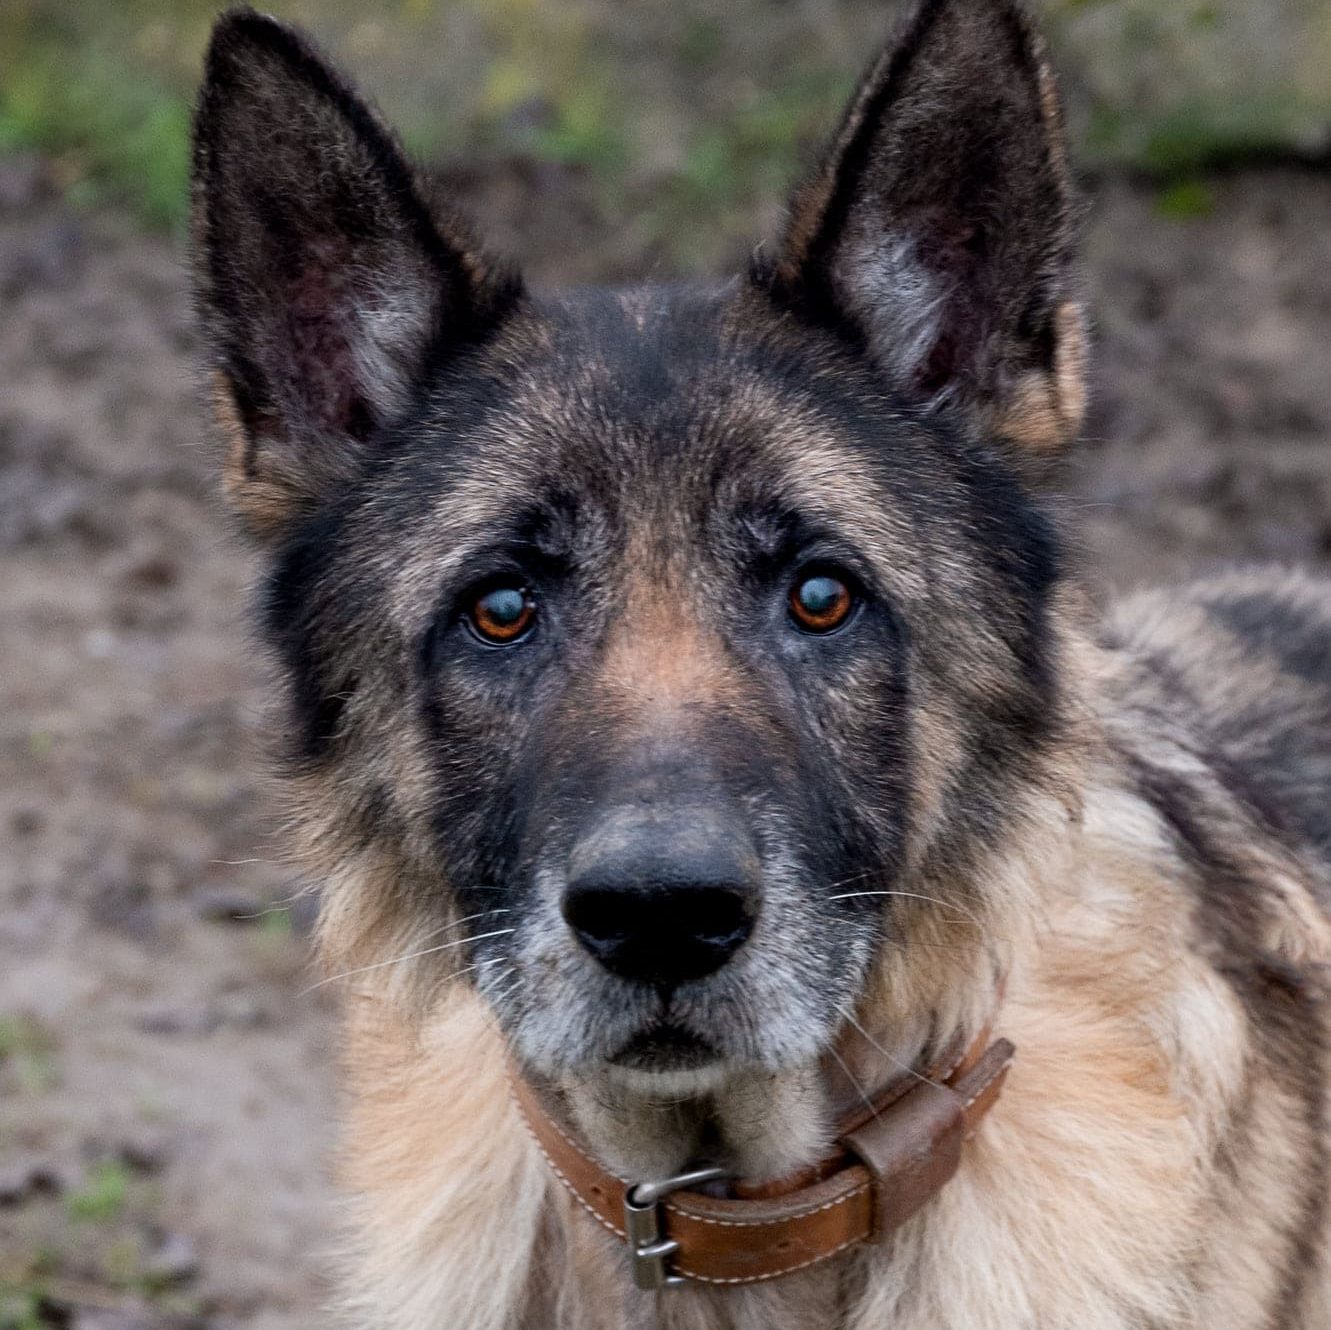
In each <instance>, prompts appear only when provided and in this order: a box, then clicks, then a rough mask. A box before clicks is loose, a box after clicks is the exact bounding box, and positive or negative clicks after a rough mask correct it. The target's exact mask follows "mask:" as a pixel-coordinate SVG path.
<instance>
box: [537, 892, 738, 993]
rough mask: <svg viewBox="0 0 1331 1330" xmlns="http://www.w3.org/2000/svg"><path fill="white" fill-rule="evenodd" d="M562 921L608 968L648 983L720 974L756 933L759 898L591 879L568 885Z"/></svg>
mask: <svg viewBox="0 0 1331 1330" xmlns="http://www.w3.org/2000/svg"><path fill="white" fill-rule="evenodd" d="M563 910H564V918H565V920H566V921H567V923H568V926H569V927H570V928H571V929H572V931H573V933H574V934H575V936H576V937H577V939H578V941H579V942H580V943H581V944H582V945H583V947H584V948H585V949H586V950H587V951H589V952H590V953H591V954H592V955H593V956H595V957H596V959H597V960H598V961H600V963H601V964H602V965H604V966H605V968H606V969H608V970H610V971H611V972H612V973H613V974H617V975H619V976H621V977H622V978H625V979H633V980H637V981H638V982H640V983H648V984H678V983H684V982H686V981H687V980H689V979H701V978H703V977H705V976H706V975H709V974H712V973H714V972H715V971H716V970H719V969H720V968H721V967H722V966H723V965H724V964H725V963H726V962H727V961H728V960H729V959H730V958H731V956H733V955H734V954H735V952H736V951H738V950H739V948H740V947H741V946H743V945H744V942H745V941H746V939H747V938H748V936H749V934H750V933H751V932H752V931H753V922H754V915H755V913H756V909H755V897H754V893H753V892H752V891H750V890H748V889H746V887H745V886H744V885H743V884H740V883H717V882H711V883H708V882H687V883H684V882H678V881H676V882H670V883H652V882H643V881H641V880H638V881H633V882H626V883H623V884H622V885H621V884H619V883H617V882H610V881H607V880H606V878H605V875H603V874H591V875H587V876H584V877H583V878H581V879H577V880H575V881H573V882H571V883H570V884H569V886H568V888H567V890H566V892H565V894H564V903H563Z"/></svg>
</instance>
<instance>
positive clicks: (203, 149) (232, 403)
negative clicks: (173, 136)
mask: <svg viewBox="0 0 1331 1330" xmlns="http://www.w3.org/2000/svg"><path fill="white" fill-rule="evenodd" d="M193 179H194V186H193V242H194V272H195V288H196V296H197V303H198V307H199V313H200V318H201V321H202V324H203V329H204V333H205V336H206V339H207V342H208V345H209V348H210V351H211V356H212V377H211V388H212V398H213V404H214V407H215V410H216V414H217V417H218V420H219V423H220V425H221V429H222V432H223V435H224V439H225V443H226V449H227V452H226V461H225V466H224V477H225V484H226V490H227V493H228V496H229V498H230V500H231V502H232V504H233V506H234V507H235V508H236V510H237V511H238V512H239V514H240V515H241V517H242V519H243V521H244V522H245V524H246V525H247V526H248V527H249V529H250V530H251V531H252V532H253V533H254V534H255V535H257V536H259V537H261V538H269V537H272V536H274V535H276V534H279V533H280V532H281V531H282V530H283V529H284V528H285V527H286V526H287V525H288V524H289V523H290V522H291V521H292V520H293V518H295V517H296V516H298V515H299V514H300V513H302V512H306V511H309V510H310V509H311V508H313V507H315V506H317V505H318V504H319V503H320V502H321V501H322V500H323V499H324V498H325V497H327V496H328V495H330V494H332V493H335V492H336V491H337V490H338V489H339V488H340V487H342V486H343V485H345V484H346V483H347V481H348V480H349V479H350V478H351V477H353V476H354V475H355V474H356V473H357V471H358V470H359V468H360V466H361V465H362V464H363V462H364V460H365V457H366V455H367V453H368V452H369V451H370V450H372V449H373V448H374V447H375V446H376V443H377V442H378V440H379V438H380V437H381V435H382V432H383V430H384V428H385V427H386V426H387V425H389V424H390V423H391V422H392V421H393V420H394V418H395V417H397V416H398V415H400V413H401V412H402V411H403V410H404V409H405V408H406V407H407V406H409V405H410V403H411V401H412V400H413V396H414V394H415V393H416V392H418V391H419V386H420V380H421V375H422V371H423V369H424V368H425V366H426V365H427V364H428V363H430V362H431V361H432V360H438V359H439V358H440V357H443V356H446V355H448V354H449V353H450V352H452V351H453V350H455V349H457V348H460V347H462V346H464V345H466V344H469V343H472V342H474V341H476V340H477V339H479V338H482V337H484V336H486V335H487V334H488V333H489V332H490V331H491V330H492V329H493V328H494V327H495V326H496V324H497V323H498V322H499V321H500V320H501V319H502V318H503V317H504V315H505V314H506V313H507V312H508V310H509V309H511V307H512V306H513V304H514V303H515V302H516V300H517V299H518V298H519V296H520V294H521V285H520V283H519V281H518V279H517V278H516V277H515V276H514V275H513V274H511V273H510V272H509V271H508V270H507V269H506V268H503V267H502V266H500V265H496V264H494V263H493V262H491V261H490V260H489V259H488V258H486V257H485V256H484V255H483V254H482V252H481V251H480V250H479V248H478V247H477V246H476V245H475V244H474V243H473V241H472V239H471V237H470V234H469V232H468V230H467V228H466V227H465V225H464V224H463V223H462V222H461V221H460V220H459V219H458V218H456V217H454V216H453V215H452V214H451V213H449V212H448V211H447V210H445V209H442V208H440V207H438V206H435V205H433V204H432V203H431V201H430V199H429V196H428V193H427V191H426V190H425V188H424V187H423V183H422V181H421V180H420V178H419V177H418V176H417V175H416V173H415V172H414V171H413V169H412V167H411V166H410V165H409V163H408V161H407V159H406V157H405V155H404V154H403V152H402V151H401V149H400V148H399V146H398V144H397V142H396V140H395V139H394V138H393V136H392V134H391V133H390V131H389V130H388V129H387V128H386V127H385V126H384V125H383V123H382V122H381V121H380V120H379V118H378V116H377V115H376V114H375V113H374V112H373V111H372V110H371V108H370V107H369V106H368V105H367V104H366V103H365V102H364V101H363V100H362V99H361V98H360V97H359V96H357V94H356V93H355V92H354V91H353V89H352V88H351V87H350V85H349V84H348V83H347V82H345V81H344V80H343V79H342V78H341V77H340V75H338V74H337V72H336V71H335V70H334V69H333V68H332V67H331V65H329V64H328V62H327V61H326V60H325V59H324V58H323V57H322V56H321V55H320V54H319V53H318V51H317V50H316V49H315V48H314V47H313V46H312V45H311V44H310V43H309V42H308V41H307V40H306V39H305V38H304V37H303V36H301V35H300V34H299V33H297V32H296V31H294V30H293V29H291V28H288V27H286V26H285V25H283V24H281V23H278V22H277V21H275V20H273V19H269V18H266V17H263V16H260V15H258V14H255V13H253V12H252V11H249V10H237V11H233V12H231V13H229V14H227V15H224V16H223V17H222V18H221V19H220V20H219V21H218V23H217V26H216V27H215V29H214V32H213V37H212V41H211V43H210V46H209V50H208V55H207V60H206V69H205V77H204V82H203V87H202V90H201V93H200V97H199V103H198V108H197V111H196V115H195V125H194V161H193Z"/></svg>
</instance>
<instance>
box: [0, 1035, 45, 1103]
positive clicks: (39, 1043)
mask: <svg viewBox="0 0 1331 1330" xmlns="http://www.w3.org/2000/svg"><path fill="white" fill-rule="evenodd" d="M0 1067H3V1068H5V1069H6V1070H7V1071H9V1072H10V1074H11V1075H12V1077H13V1079H14V1080H15V1081H16V1082H17V1084H18V1087H19V1089H20V1090H22V1091H23V1092H24V1093H25V1094H41V1093H43V1092H44V1091H46V1090H49V1089H51V1088H52V1087H53V1086H54V1085H55V1084H56V1082H57V1080H58V1079H59V1077H58V1074H57V1071H56V1065H55V1040H54V1039H53V1038H52V1036H51V1034H50V1032H49V1031H48V1030H47V1029H46V1027H45V1026H43V1025H42V1024H41V1022H39V1021H37V1020H35V1019H34V1018H33V1017H31V1016H0ZM0 1092H2V1091H0Z"/></svg>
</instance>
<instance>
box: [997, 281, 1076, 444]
mask: <svg viewBox="0 0 1331 1330" xmlns="http://www.w3.org/2000/svg"><path fill="white" fill-rule="evenodd" d="M1054 325H1055V330H1056V331H1055V337H1054V370H1053V372H1052V373H1047V372H1046V371H1044V370H1030V371H1028V372H1027V373H1026V374H1024V375H1022V377H1021V378H1020V379H1019V380H1018V381H1017V384H1016V386H1015V387H1014V388H1013V390H1012V394H1011V397H1010V399H1009V400H1008V401H1006V402H1004V403H1003V404H1002V405H1001V407H1000V410H999V412H998V414H997V417H996V419H995V421H994V433H995V434H996V435H998V437H999V438H1002V439H1006V440H1007V441H1008V442H1010V443H1014V444H1016V445H1018V446H1019V447H1021V448H1025V449H1028V450H1029V451H1030V452H1032V453H1034V454H1036V455H1037V456H1050V455H1052V454H1054V453H1057V452H1059V451H1061V450H1062V449H1063V448H1065V447H1066V446H1067V445H1068V444H1069V443H1070V442H1071V441H1072V440H1073V439H1074V438H1076V436H1077V432H1078V431H1079V430H1080V429H1081V424H1082V420H1083V418H1084V417H1085V415H1086V329H1085V320H1084V316H1083V315H1082V312H1081V309H1080V307H1079V306H1078V305H1076V304H1075V303H1073V302H1072V301H1067V302H1065V303H1064V304H1062V305H1060V306H1059V308H1058V312H1057V314H1056V315H1055V317H1054Z"/></svg>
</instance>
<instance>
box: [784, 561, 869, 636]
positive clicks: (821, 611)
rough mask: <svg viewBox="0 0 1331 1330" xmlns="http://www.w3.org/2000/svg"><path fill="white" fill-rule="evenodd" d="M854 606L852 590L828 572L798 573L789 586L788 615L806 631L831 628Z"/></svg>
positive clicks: (818, 631)
mask: <svg viewBox="0 0 1331 1330" xmlns="http://www.w3.org/2000/svg"><path fill="white" fill-rule="evenodd" d="M854 608H855V594H854V592H852V591H851V589H850V587H849V586H847V585H846V583H845V582H843V581H842V580H841V578H839V577H837V576H835V575H834V574H832V573H814V574H813V575H812V576H811V577H800V578H799V580H798V581H796V583H795V585H794V586H793V587H791V588H790V617H791V618H792V619H793V620H794V621H795V625H796V627H798V628H801V629H803V630H804V631H805V632H806V633H832V632H835V631H836V630H837V629H838V628H840V627H841V625H842V624H843V623H845V622H846V620H847V619H848V618H850V612H851V610H853V609H854Z"/></svg>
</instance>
